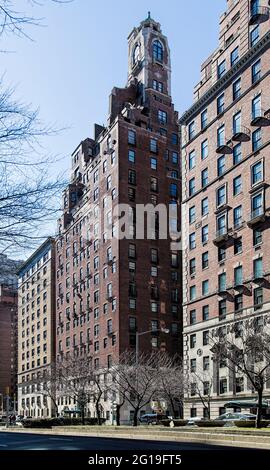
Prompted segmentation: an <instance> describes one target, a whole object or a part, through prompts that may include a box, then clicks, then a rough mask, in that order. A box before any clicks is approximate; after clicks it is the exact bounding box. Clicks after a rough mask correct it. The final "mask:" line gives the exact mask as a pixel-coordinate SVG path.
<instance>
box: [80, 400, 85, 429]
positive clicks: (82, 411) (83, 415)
mask: <svg viewBox="0 0 270 470" xmlns="http://www.w3.org/2000/svg"><path fill="white" fill-rule="evenodd" d="M84 411H85V405H82V407H81V414H82V425H83V426H84V425H85V413H84Z"/></svg>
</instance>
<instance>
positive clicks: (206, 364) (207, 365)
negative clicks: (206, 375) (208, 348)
mask: <svg viewBox="0 0 270 470" xmlns="http://www.w3.org/2000/svg"><path fill="white" fill-rule="evenodd" d="M209 368H210V358H209V356H205V357H204V358H203V370H209Z"/></svg>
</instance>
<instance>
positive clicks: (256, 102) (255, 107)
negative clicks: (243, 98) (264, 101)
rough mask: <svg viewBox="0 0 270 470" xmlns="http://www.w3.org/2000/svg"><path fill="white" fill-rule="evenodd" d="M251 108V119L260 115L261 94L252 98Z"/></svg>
mask: <svg viewBox="0 0 270 470" xmlns="http://www.w3.org/2000/svg"><path fill="white" fill-rule="evenodd" d="M251 110H252V119H255V118H257V117H260V115H261V95H258V96H256V98H254V99H253V100H252V104H251Z"/></svg>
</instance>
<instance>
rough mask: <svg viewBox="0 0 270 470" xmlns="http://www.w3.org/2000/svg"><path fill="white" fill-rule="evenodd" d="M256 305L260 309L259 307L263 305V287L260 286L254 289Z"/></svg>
mask: <svg viewBox="0 0 270 470" xmlns="http://www.w3.org/2000/svg"><path fill="white" fill-rule="evenodd" d="M253 292H254V294H253V295H254V306H255V310H258V309H259V308H261V307H262V304H263V288H262V287H258V288H257V289H254V291H253Z"/></svg>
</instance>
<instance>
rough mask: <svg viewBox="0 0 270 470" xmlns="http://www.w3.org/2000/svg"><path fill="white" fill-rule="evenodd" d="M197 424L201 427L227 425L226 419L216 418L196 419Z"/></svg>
mask: <svg viewBox="0 0 270 470" xmlns="http://www.w3.org/2000/svg"><path fill="white" fill-rule="evenodd" d="M196 425H197V426H199V427H200V428H222V427H223V426H224V425H225V421H221V420H216V421H211V420H204V421H196Z"/></svg>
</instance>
